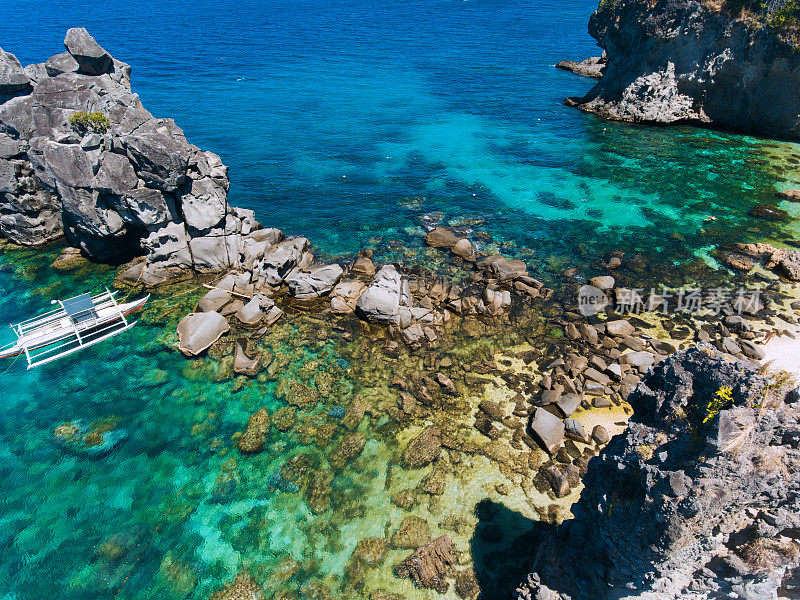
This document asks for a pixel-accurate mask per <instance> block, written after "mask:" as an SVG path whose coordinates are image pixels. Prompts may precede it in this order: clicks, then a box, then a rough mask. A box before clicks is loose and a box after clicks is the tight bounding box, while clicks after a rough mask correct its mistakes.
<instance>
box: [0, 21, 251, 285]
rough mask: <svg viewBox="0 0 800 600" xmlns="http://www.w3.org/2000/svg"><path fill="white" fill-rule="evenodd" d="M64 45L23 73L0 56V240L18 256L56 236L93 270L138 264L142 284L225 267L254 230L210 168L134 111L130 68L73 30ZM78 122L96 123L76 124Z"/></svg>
mask: <svg viewBox="0 0 800 600" xmlns="http://www.w3.org/2000/svg"><path fill="white" fill-rule="evenodd" d="M64 44H65V46H66V49H67V52H66V53H62V54H58V55H56V56H54V57H52V58H51V59H49V60H48V61H47V62H46V63H44V65H38V66H37V65H31V66H30V67H29V68H26V69H25V70H23V69H22V67H21V66H20V65H19V63H18V61H16V58H14V57H13V55H11V54H8V53H6V52H2V51H0V233H1V234H2V235H3V236H5V237H7V238H8V239H10V240H11V241H13V242H16V243H19V244H23V245H39V244H44V243H47V242H49V241H51V240H53V239H55V238H57V237H59V236H61V235H65V236H66V237H67V241H68V242H69V243H70V244H71V245H73V246H76V247H79V248H81V249H82V250H83V252H84V253H85V254H86V255H88V256H90V257H92V258H94V259H97V260H100V261H120V260H125V259H128V258H130V257H133V256H136V255H146V256H147V260H146V263H145V264H144V267H143V271H142V272H141V273H140V275H141V277H140V279H141V281H143V282H144V283H150V284H157V283H159V282H160V281H164V280H166V279H168V278H170V277H173V276H174V275H175V274H176V273H179V272H181V271H198V272H206V273H207V272H219V271H223V270H226V269H228V268H230V267H231V266H232V265H234V264H236V263H237V262H238V261H239V255H240V251H241V250H242V248H243V244H244V237H245V236H247V235H248V234H250V233H251V232H252V231H253V230H255V229H258V228H259V227H260V226H259V225H258V223H257V222H256V221H255V219H254V218H253V213H252V212H251V211H247V210H243V209H237V208H235V207H232V206H230V205H229V204H228V202H227V193H228V186H229V180H228V173H227V167H225V165H223V164H222V161H221V160H220V158H219V157H218V156H217V155H216V154H214V153H212V152H204V151H202V150H200V149H199V148H198V147H196V146H194V145H192V144H190V143H189V142H188V141H187V140H186V137H185V136H184V134H183V131H181V129H180V128H179V127H178V126H177V125H176V124H175V123H174V121H172V120H171V119H158V118H155V117H154V116H153V115H151V114H150V113H149V112H148V111H147V110H145V108H144V107H143V106H142V104H141V102H140V100H139V96H138V95H137V94H135V93H132V92H131V87H130V71H131V70H130V67H129V66H128V65H126V64H125V63H122V62H120V61H117V60H115V59H114V58H112V57H111V56H110V55H109V53H108V52H106V51H105V50H104V49H103V48H102V47H101V46H100V45H99V44H98V43H97V41H95V39H94V38H93V37H92V36H91V35H89V33H88V32H87V31H86V30H85V29H83V28H74V29H70V30H69V31H68V32H67V35H66V38H65V40H64ZM29 73H30V74H31V75H33V78H31V77H30V76H29ZM79 113H84V114H86V115H90V116H94V117H97V118H98V119H100V121H98V122H97V123H94V124H89V125H86V124H84V125H80V124H78V123H75V122H73V121H72V120H71V119H73V118H74V117H75V115H78V114H79ZM103 119H107V122H106V123H103V122H102V121H103Z"/></svg>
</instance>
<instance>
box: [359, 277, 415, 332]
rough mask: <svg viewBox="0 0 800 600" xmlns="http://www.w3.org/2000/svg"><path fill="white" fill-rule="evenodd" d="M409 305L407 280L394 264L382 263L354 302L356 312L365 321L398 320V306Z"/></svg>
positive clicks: (388, 321) (390, 321) (409, 295)
mask: <svg viewBox="0 0 800 600" xmlns="http://www.w3.org/2000/svg"><path fill="white" fill-rule="evenodd" d="M410 306H411V294H410V291H409V288H408V282H407V281H405V280H404V279H403V278H402V276H401V275H400V273H399V271H398V270H397V268H396V267H395V266H394V265H384V266H383V267H381V268H380V269H379V270H378V272H377V273H376V275H375V279H374V280H373V282H372V283H371V284H370V285H369V287H367V289H366V290H365V291H364V293H362V294H361V296H360V297H359V298H358V301H357V302H356V312H357V313H358V314H359V316H361V317H363V318H364V319H366V320H367V321H373V322H377V323H393V324H395V325H396V324H398V323H399V322H400V308H401V307H410Z"/></svg>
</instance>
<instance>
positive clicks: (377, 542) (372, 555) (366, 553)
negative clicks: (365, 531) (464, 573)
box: [350, 537, 389, 567]
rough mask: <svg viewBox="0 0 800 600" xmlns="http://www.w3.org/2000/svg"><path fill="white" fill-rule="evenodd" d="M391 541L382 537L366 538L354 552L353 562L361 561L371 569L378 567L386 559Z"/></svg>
mask: <svg viewBox="0 0 800 600" xmlns="http://www.w3.org/2000/svg"><path fill="white" fill-rule="evenodd" d="M387 550H389V541H388V540H387V539H386V538H382V537H370V538H364V539H363V540H361V541H360V542H358V544H357V545H356V548H355V550H353V555H352V557H351V558H350V560H351V561H359V562H362V563H364V564H365V565H367V566H370V567H377V566H378V565H380V564H381V563H382V562H383V559H384V558H386V552H387Z"/></svg>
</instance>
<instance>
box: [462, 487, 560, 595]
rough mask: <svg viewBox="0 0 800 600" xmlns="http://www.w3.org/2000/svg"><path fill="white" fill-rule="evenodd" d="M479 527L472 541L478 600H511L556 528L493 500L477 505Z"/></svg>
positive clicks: (476, 513)
mask: <svg viewBox="0 0 800 600" xmlns="http://www.w3.org/2000/svg"><path fill="white" fill-rule="evenodd" d="M475 515H476V516H477V517H478V525H477V526H476V528H475V533H474V534H473V536H472V539H471V540H470V551H471V553H472V562H473V566H474V569H475V577H476V578H477V581H478V586H479V587H480V595H479V596H478V600H508V599H509V598H514V597H516V595H515V594H514V590H515V589H516V588H517V586H518V585H519V584H520V582H522V581H524V580H525V577H526V576H527V574H528V572H529V571H530V567H531V563H532V561H533V558H534V555H535V553H536V551H537V549H538V548H539V544H540V543H541V542H542V541H543V540H544V539H545V537H546V536H547V534H549V533H552V532H553V531H554V529H555V526H554V525H551V524H549V523H544V522H542V521H534V520H531V519H528V518H527V517H525V516H523V515H521V514H520V513H518V512H514V511H513V510H511V509H509V508H508V507H506V506H504V505H503V504H500V503H498V502H493V501H492V500H489V499H488V498H487V499H484V500H481V501H480V502H479V503H478V504H477V505H476V506H475Z"/></svg>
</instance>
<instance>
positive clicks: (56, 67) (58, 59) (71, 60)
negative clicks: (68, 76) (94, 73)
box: [44, 52, 80, 77]
mask: <svg viewBox="0 0 800 600" xmlns="http://www.w3.org/2000/svg"><path fill="white" fill-rule="evenodd" d="M78 69H80V65H79V64H78V61H77V60H75V57H74V56H72V54H70V53H69V52H62V53H60V54H54V55H53V56H51V57H50V58H48V59H47V62H45V63H44V70H45V72H46V73H47V76H48V77H58V76H59V75H61V74H62V73H77V72H78Z"/></svg>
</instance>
